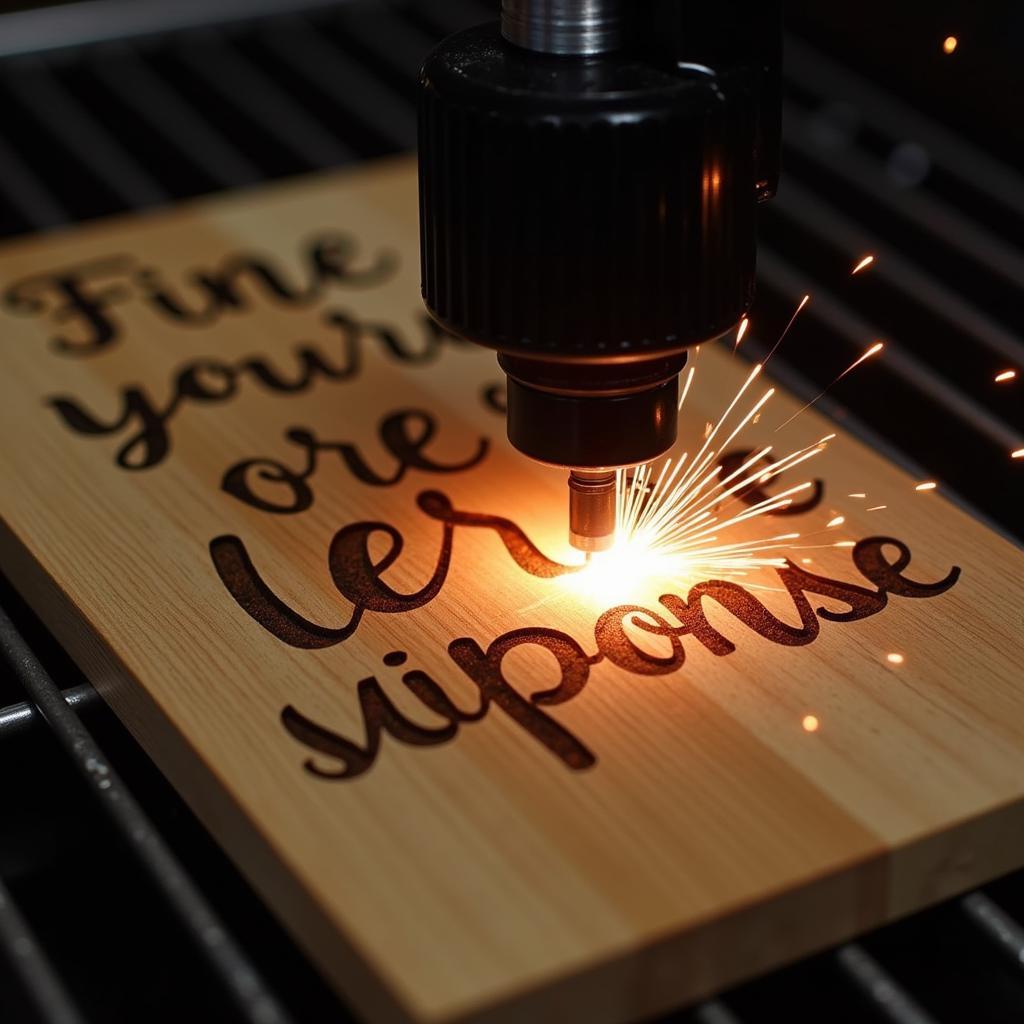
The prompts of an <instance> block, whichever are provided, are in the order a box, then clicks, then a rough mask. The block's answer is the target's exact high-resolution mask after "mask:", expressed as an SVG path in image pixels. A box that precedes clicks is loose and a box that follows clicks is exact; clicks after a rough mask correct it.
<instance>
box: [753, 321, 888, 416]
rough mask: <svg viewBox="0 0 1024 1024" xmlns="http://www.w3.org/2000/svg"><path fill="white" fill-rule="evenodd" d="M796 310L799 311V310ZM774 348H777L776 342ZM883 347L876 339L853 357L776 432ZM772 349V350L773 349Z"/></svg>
mask: <svg viewBox="0 0 1024 1024" xmlns="http://www.w3.org/2000/svg"><path fill="white" fill-rule="evenodd" d="M797 312H799V310H798V311H797ZM794 315H795V314H794ZM776 348H778V342H776ZM883 348H885V342H882V341H876V342H875V343H874V345H872V346H871V348H869V349H868V350H867V352H865V353H864V355H862V356H860V357H859V358H857V359H855V360H854V361H853V362H852V363H850V365H849V366H848V367H847V368H846V369H845V370H843V372H842V373H841V374H839V376H838V377H836V379H835V380H834V381H832V383H831V384H829V386H828V387H827V388H825V390H824V391H822V392H821V393H820V394H818V395H815V397H814V398H812V399H811V400H810V401H809V402H808V403H807V404H806V405H805V406H803V407H802V408H800V409H797V411H796V412H795V413H793V415H792V416H790V417H789V419H788V420H786V422H785V423H782V424H780V425H779V426H777V427H776V428H775V430H776V432H778V431H780V430H781V429H782V428H783V427H785V426H788V425H789V424H790V423H792V422H793V420H795V419H796V418H797V416H799V415H800V413H802V412H805V411H806V410H808V409H810V407H811V406H812V405H814V403H815V402H817V401H818V399H820V398H822V397H823V396H824V395H825V393H826V392H827V391H828V390H829V388H831V387H833V386H834V385H836V384H838V383H839V382H840V381H841V380H842V379H843V378H844V377H845V376H846V375H847V374H848V373H851V372H852V371H853V370H856V369H857V367H858V366H860V364H861V363H863V362H864V360H865V359H870V358H871V357H872V356H873V355H877V354H878V353H879V352H881V351H882V349H883ZM772 351H774V349H773V350H772ZM769 355H771V353H769ZM767 361H768V360H767V359H765V362H767Z"/></svg>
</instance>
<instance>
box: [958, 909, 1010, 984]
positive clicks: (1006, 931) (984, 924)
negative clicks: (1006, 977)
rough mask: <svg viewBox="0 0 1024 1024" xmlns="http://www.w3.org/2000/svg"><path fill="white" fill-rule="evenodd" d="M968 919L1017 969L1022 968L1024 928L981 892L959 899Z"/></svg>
mask: <svg viewBox="0 0 1024 1024" xmlns="http://www.w3.org/2000/svg"><path fill="white" fill-rule="evenodd" d="M960 906H961V907H962V908H963V911H964V913H965V914H966V915H967V918H968V920H969V921H971V923H972V924H974V925H975V927H977V928H979V929H980V930H981V932H982V933H983V934H984V935H985V936H986V937H987V938H988V939H990V940H991V941H992V942H994V943H995V944H996V945H997V946H998V947H999V948H1000V949H1001V950H1002V951H1003V952H1004V953H1005V954H1006V955H1007V956H1008V957H1009V959H1010V961H1011V962H1012V963H1013V965H1014V966H1015V967H1016V968H1017V969H1018V970H1020V969H1024V928H1022V927H1021V925H1020V924H1019V922H1018V921H1017V920H1016V919H1015V918H1012V917H1011V916H1010V915H1009V914H1007V913H1006V911H1005V910H1003V908H1002V907H1000V906H999V904H998V903H996V902H995V901H994V900H992V899H990V898H989V897H988V896H986V895H985V894H984V893H983V892H972V893H970V894H969V895H967V896H964V898H963V899H962V900H961V901H960Z"/></svg>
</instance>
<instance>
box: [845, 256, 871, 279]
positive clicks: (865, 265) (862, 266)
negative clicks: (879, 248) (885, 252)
mask: <svg viewBox="0 0 1024 1024" xmlns="http://www.w3.org/2000/svg"><path fill="white" fill-rule="evenodd" d="M874 262H875V257H874V256H870V255H869V256H865V257H864V259H862V260H861V261H860V263H858V264H857V266H855V267H854V268H853V270H851V271H850V276H851V277H853V275H854V274H859V273H860V272H861V271H862V270H867V268H868V267H870V266H871V264H872V263H874Z"/></svg>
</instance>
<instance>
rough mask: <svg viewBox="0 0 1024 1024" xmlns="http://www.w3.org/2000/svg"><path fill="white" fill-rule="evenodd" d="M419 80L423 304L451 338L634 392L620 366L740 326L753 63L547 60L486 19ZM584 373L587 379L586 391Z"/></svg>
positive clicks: (637, 55)
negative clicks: (598, 370) (613, 380)
mask: <svg viewBox="0 0 1024 1024" xmlns="http://www.w3.org/2000/svg"><path fill="white" fill-rule="evenodd" d="M421 85H422V89H421V101H420V141H419V145H420V154H419V156H420V214H421V246H422V252H421V256H422V273H423V278H422V283H423V297H424V299H425V301H426V304H427V307H428V309H429V310H430V312H431V314H432V315H433V316H434V317H435V318H436V319H437V320H438V321H439V322H440V323H441V324H443V325H444V326H445V327H447V328H448V329H449V330H451V331H453V332H455V333H457V334H459V335H462V336H464V337H467V338H469V339H471V340H473V341H476V342H478V343H480V344H483V345H487V346H490V347H492V348H495V349H499V350H500V351H502V352H503V353H509V354H512V355H514V356H522V357H527V358H529V359H531V360H535V359H539V360H542V361H549V360H551V361H555V362H564V361H567V360H569V361H574V362H575V361H581V362H582V363H584V364H594V363H604V364H608V363H617V364H620V367H619V369H620V371H621V373H620V374H619V376H622V377H623V381H624V382H625V384H626V386H627V387H628V371H627V370H626V367H625V366H622V365H621V364H623V363H627V362H633V361H638V362H642V361H645V360H650V359H651V358H652V357H654V358H659V357H660V358H661V359H664V357H665V356H666V355H667V354H669V353H678V352H680V351H682V350H683V349H685V348H686V347H688V346H690V345H693V344H697V343H699V342H701V341H704V340H706V339H710V338H713V337H716V336H718V335H720V334H722V333H723V332H724V331H726V330H728V329H729V328H730V327H732V326H733V325H735V324H736V323H737V321H738V320H739V319H740V318H741V317H742V316H743V314H744V312H745V311H746V310H747V308H748V306H749V303H750V301H751V298H752V294H753V281H754V261H755V207H756V202H757V196H756V192H755V187H754V183H755V177H756V171H755V154H754V145H753V142H752V139H753V137H754V134H755V120H756V111H755V99H756V97H755V95H754V94H755V91H756V82H754V81H753V79H752V77H751V75H750V74H749V73H748V72H747V71H746V69H744V68H734V69H727V70H726V71H724V72H721V73H713V72H712V71H710V69H704V70H701V69H699V68H679V67H676V66H675V63H674V62H673V63H668V62H660V63H659V62H658V61H657V60H655V59H653V58H652V57H650V56H648V55H645V54H644V53H642V52H638V51H636V50H634V51H629V50H627V51H624V52H622V53H615V54H608V55H602V56H600V57H594V58H565V57H553V56H546V55H542V54H536V53H532V52H528V51H524V50H520V49H518V48H517V47H515V46H513V45H511V44H509V43H507V42H506V41H504V40H503V39H502V38H501V35H500V32H499V30H498V27H497V25H484V26H480V27H479V28H474V29H470V30H468V31H466V32H462V33H459V34H457V35H455V36H452V37H450V38H449V39H447V40H445V41H444V42H442V43H441V44H440V45H439V46H438V47H437V48H436V49H435V50H434V51H433V52H432V53H431V54H430V56H429V57H428V58H427V60H426V63H425V64H424V67H423V72H422V76H421ZM638 369H639V367H638ZM528 375H529V374H527V376H528ZM588 379H589V378H588V375H587V373H586V372H585V371H583V370H582V368H581V374H580V381H579V383H580V388H579V391H580V393H584V394H585V393H588V390H589V389H590V388H591V384H590V383H588ZM620 383H621V382H620ZM594 387H595V388H596V391H597V393H607V392H608V388H607V382H606V379H605V378H603V377H602V378H600V379H599V380H598V381H597V382H596V383H595V384H594Z"/></svg>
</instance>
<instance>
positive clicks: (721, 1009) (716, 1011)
mask: <svg viewBox="0 0 1024 1024" xmlns="http://www.w3.org/2000/svg"><path fill="white" fill-rule="evenodd" d="M690 1017H691V1019H692V1020H693V1024H743V1022H742V1020H740V1018H739V1017H737V1016H736V1014H735V1013H733V1011H732V1010H730V1009H729V1007H728V1006H726V1005H725V1003H723V1002H722V1001H721V1000H720V999H709V1000H708V1001H707V1002H706V1003H701V1004H700V1006H698V1007H696V1008H695V1009H694V1010H693V1012H692V1013H691V1015H690Z"/></svg>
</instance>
